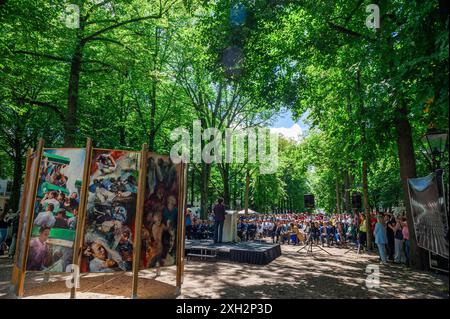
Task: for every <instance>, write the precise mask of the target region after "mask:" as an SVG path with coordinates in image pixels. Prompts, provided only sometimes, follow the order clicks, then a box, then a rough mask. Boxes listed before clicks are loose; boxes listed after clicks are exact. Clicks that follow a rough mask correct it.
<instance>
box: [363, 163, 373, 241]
mask: <svg viewBox="0 0 450 319" xmlns="http://www.w3.org/2000/svg"><path fill="white" fill-rule="evenodd" d="M362 166H363V167H362V182H363V203H364V213H365V215H366V229H367V248H368V249H372V241H373V240H372V227H371V225H370V209H369V185H368V181H367V162H366V161H363V165H362Z"/></svg>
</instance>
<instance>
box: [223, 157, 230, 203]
mask: <svg viewBox="0 0 450 319" xmlns="http://www.w3.org/2000/svg"><path fill="white" fill-rule="evenodd" d="M229 169H230V167H229V164H224V170H223V174H222V177H223V202H224V205H225V207H226V208H230V180H229V177H230V171H229Z"/></svg>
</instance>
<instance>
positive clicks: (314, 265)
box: [0, 245, 449, 299]
mask: <svg viewBox="0 0 450 319" xmlns="http://www.w3.org/2000/svg"><path fill="white" fill-rule="evenodd" d="M298 249H299V247H298V246H297V247H295V246H289V245H282V255H281V256H280V257H278V258H277V259H275V260H274V261H272V262H271V263H270V264H268V265H249V264H237V263H226V262H211V261H210V262H203V261H194V260H192V261H187V262H186V265H185V275H184V282H183V286H182V290H181V294H180V295H179V296H178V298H187V299H189V298H239V299H241V298H305V299H311V298H351V299H353V298H388V299H393V298H400V299H402V298H432V299H435V298H448V297H449V293H448V285H449V282H448V276H446V275H441V274H437V273H434V272H418V271H411V270H409V269H407V268H405V267H402V266H399V265H393V264H388V265H380V264H379V263H378V257H377V256H376V255H375V254H371V255H368V254H360V255H357V254H356V252H353V251H351V252H349V253H347V254H344V253H345V252H346V251H347V250H345V249H339V248H326V250H327V251H329V252H330V253H331V254H332V256H329V255H327V254H326V253H324V252H322V251H320V250H319V249H318V248H314V252H313V254H308V253H306V252H304V251H301V252H297V250H298ZM368 265H372V266H379V275H380V276H379V286H378V287H373V288H368V287H367V286H366V279H367V278H368V276H369V274H368V273H366V268H367V266H368ZM11 266H12V264H11V261H10V260H8V259H7V258H5V257H2V258H0V298H13V295H12V294H11V293H10V292H9V290H10V285H9V281H10V278H11ZM372 266H369V267H372ZM155 276H156V274H155V271H153V270H150V271H141V272H140V283H139V290H138V295H139V296H140V297H141V298H158V297H159V298H174V297H175V287H174V285H175V268H174V267H168V268H163V269H162V272H161V275H160V276H158V277H157V278H156V279H155ZM66 278H67V277H66V276H65V275H50V276H49V277H48V278H46V277H45V276H44V275H43V274H36V273H35V274H29V275H27V277H26V286H25V289H26V292H25V297H24V298H68V297H69V290H68V289H67V288H66V286H65V279H66ZM370 278H371V277H370V276H369V279H370ZM370 283H373V284H375V285H376V281H369V284H370ZM130 291H131V276H130V274H124V275H119V276H117V275H98V274H89V275H85V276H83V277H82V279H81V287H80V289H79V291H78V292H77V298H89V299H91V298H128V297H129V296H130Z"/></svg>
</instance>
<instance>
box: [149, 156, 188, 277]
mask: <svg viewBox="0 0 450 319" xmlns="http://www.w3.org/2000/svg"><path fill="white" fill-rule="evenodd" d="M180 169H181V166H180V164H178V165H175V164H174V163H173V162H172V160H171V159H170V158H169V157H168V156H161V155H157V154H151V153H150V154H148V157H147V178H146V187H145V201H144V216H143V221H142V238H141V243H142V244H141V265H142V267H141V268H144V269H145V268H152V267H159V266H171V265H174V264H175V261H176V249H177V245H176V236H177V231H178V218H179V216H178V215H179V209H180V208H179V206H180V197H179V195H180V189H179V186H180V185H179V180H180V173H181V170H180Z"/></svg>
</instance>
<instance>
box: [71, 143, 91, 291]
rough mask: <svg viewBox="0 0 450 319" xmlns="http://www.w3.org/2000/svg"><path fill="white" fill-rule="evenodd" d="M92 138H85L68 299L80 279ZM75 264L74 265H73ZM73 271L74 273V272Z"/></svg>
mask: <svg viewBox="0 0 450 319" xmlns="http://www.w3.org/2000/svg"><path fill="white" fill-rule="evenodd" d="M92 150H93V148H92V139H91V138H87V140H86V157H85V159H84V170H83V180H82V182H81V191H80V192H81V194H80V205H79V206H78V213H77V230H76V233H75V242H74V247H73V254H72V274H73V275H72V280H73V285H72V286H71V288H70V299H75V298H76V290H77V288H79V287H77V286H78V283H79V279H80V258H81V249H82V247H83V239H84V222H85V217H86V200H87V194H88V188H89V182H90V181H89V178H90V170H91V160H92ZM74 266H75V267H74ZM74 272H75V273H74Z"/></svg>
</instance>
